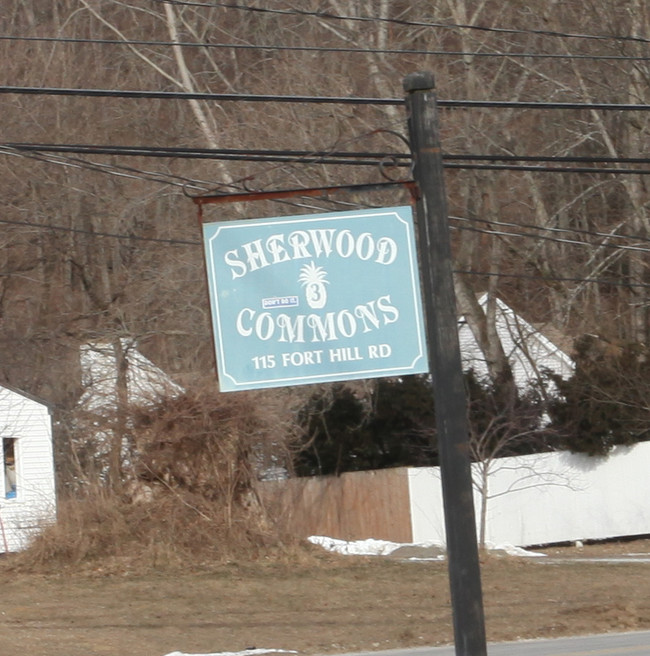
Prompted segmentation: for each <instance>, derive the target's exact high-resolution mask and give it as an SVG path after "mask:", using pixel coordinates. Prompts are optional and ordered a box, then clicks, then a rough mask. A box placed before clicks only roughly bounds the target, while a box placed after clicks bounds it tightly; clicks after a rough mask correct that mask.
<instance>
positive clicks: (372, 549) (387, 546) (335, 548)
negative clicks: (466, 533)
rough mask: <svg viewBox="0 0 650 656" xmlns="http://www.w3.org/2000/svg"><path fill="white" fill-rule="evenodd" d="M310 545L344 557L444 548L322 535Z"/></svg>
mask: <svg viewBox="0 0 650 656" xmlns="http://www.w3.org/2000/svg"><path fill="white" fill-rule="evenodd" d="M307 540H308V541H309V542H311V543H312V544H317V545H319V546H321V547H323V549H325V550H327V551H332V552H334V553H338V554H342V555H344V556H389V555H391V554H392V553H393V552H395V551H397V550H398V549H405V548H407V547H411V548H414V549H422V550H423V551H425V550H427V549H431V548H438V549H444V546H443V545H441V544H440V543H437V542H420V543H417V544H415V543H398V542H390V541H389V540H375V539H374V538H369V539H367V540H354V541H349V542H348V541H346V540H339V539H337V538H329V537H326V536H323V535H312V536H311V537H309V538H307ZM487 548H488V550H490V551H503V552H505V553H507V554H508V555H509V556H521V557H533V558H538V557H542V556H546V554H543V553H537V552H535V551H527V550H526V549H522V548H521V547H515V546H514V545H512V544H499V545H491V544H488V545H487ZM443 559H444V556H443V555H435V556H432V557H425V556H410V557H408V560H443Z"/></svg>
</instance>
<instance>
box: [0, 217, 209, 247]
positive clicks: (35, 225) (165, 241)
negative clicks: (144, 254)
mask: <svg viewBox="0 0 650 656" xmlns="http://www.w3.org/2000/svg"><path fill="white" fill-rule="evenodd" d="M0 223H4V224H7V225H17V226H26V227H28V228H39V229H41V230H55V231H57V232H74V233H78V234H82V235H90V236H93V237H107V238H110V239H121V240H127V241H149V242H157V243H162V244H175V245H180V246H200V245H201V242H200V241H191V240H187V239H164V238H162V237H141V236H138V235H125V234H121V233H117V232H102V231H93V230H84V229H82V228H72V227H70V226H61V225H54V224H49V223H37V222H35V221H12V220H10V219H0Z"/></svg>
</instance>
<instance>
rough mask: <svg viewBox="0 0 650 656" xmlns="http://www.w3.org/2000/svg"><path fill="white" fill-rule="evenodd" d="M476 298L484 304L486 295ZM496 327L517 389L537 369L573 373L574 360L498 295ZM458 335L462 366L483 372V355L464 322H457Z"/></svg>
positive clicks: (532, 380)
mask: <svg viewBox="0 0 650 656" xmlns="http://www.w3.org/2000/svg"><path fill="white" fill-rule="evenodd" d="M479 302H480V303H481V305H482V306H483V307H485V304H486V303H487V297H486V296H483V297H482V298H481V299H480V300H479ZM496 330H497V333H498V335H499V338H500V339H501V343H502V345H503V350H504V351H505V354H506V356H507V357H508V361H509V362H510V366H511V367H512V374H513V376H514V379H515V382H516V383H517V386H518V387H519V389H521V390H524V389H525V388H526V387H528V386H530V384H531V383H536V382H537V380H538V379H539V373H540V371H541V370H542V369H544V368H547V369H550V370H551V371H553V372H554V373H556V374H559V375H560V376H562V377H563V378H570V377H571V375H572V374H573V369H574V364H573V361H572V360H571V358H570V357H569V356H568V355H567V354H566V353H565V352H564V351H562V350H561V349H560V348H559V347H557V346H556V345H555V344H553V343H552V342H551V341H550V340H549V339H547V338H546V337H545V336H544V335H542V334H541V333H540V331H539V330H538V329H537V328H535V327H534V326H532V325H531V324H529V323H528V322H527V321H524V320H523V319H522V318H521V317H520V316H518V315H517V314H515V313H514V312H513V311H512V309H511V308H509V307H508V306H507V305H506V304H505V303H503V301H501V300H499V299H497V310H496ZM458 338H459V341H460V348H461V354H462V359H463V367H464V368H465V369H470V368H471V369H474V371H475V372H476V374H477V375H478V376H479V378H480V377H484V376H487V373H488V371H487V365H486V363H485V356H484V355H483V352H482V351H481V349H480V348H479V346H478V344H477V342H476V340H475V339H474V335H473V333H472V331H471V330H470V328H469V326H468V325H467V324H464V323H463V324H461V325H460V327H459V331H458Z"/></svg>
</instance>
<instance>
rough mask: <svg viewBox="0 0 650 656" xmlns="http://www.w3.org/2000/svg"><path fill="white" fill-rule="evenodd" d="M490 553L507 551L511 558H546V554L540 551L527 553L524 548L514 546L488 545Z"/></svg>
mask: <svg viewBox="0 0 650 656" xmlns="http://www.w3.org/2000/svg"><path fill="white" fill-rule="evenodd" d="M486 546H487V549H488V550H489V551H505V552H506V553H507V554H508V555H509V556H522V557H524V558H545V557H546V554H544V553H539V552H538V551H527V550H526V549H523V548H522V547H515V545H514V544H507V543H504V544H497V545H492V544H487V545H486Z"/></svg>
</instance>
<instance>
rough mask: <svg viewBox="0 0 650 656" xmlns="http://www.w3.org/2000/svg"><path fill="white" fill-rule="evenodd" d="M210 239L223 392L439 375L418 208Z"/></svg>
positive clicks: (223, 231)
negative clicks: (428, 330)
mask: <svg viewBox="0 0 650 656" xmlns="http://www.w3.org/2000/svg"><path fill="white" fill-rule="evenodd" d="M203 234H204V243H205V250H206V262H207V273H208V286H209V291H210V303H211V310H212V321H213V328H214V339H215V348H216V355H217V367H218V373H219V382H220V388H221V390H222V391H235V390H245V389H257V388H265V387H280V386H287V385H300V384H309V383H318V382H331V381H340V380H352V379H359V378H375V377H379V376H397V375H404V374H410V373H422V372H425V371H427V370H428V367H427V361H426V348H425V343H424V330H423V325H422V308H421V297H420V287H419V278H418V267H417V256H416V250H415V243H414V237H413V218H412V212H411V208H410V207H393V208H386V209H381V210H361V211H355V212H335V213H328V214H311V215H306V216H293V217H278V218H270V219H249V220H243V221H228V222H218V223H209V224H205V225H204V226H203Z"/></svg>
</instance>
